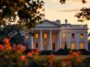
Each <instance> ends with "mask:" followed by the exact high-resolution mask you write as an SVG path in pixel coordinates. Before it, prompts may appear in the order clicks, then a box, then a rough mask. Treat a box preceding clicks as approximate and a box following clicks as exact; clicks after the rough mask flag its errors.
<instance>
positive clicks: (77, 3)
mask: <svg viewBox="0 0 90 67" xmlns="http://www.w3.org/2000/svg"><path fill="white" fill-rule="evenodd" d="M43 1H44V2H45V19H49V20H51V21H52V20H57V19H59V20H60V21H61V22H62V23H64V20H65V19H68V23H71V24H88V27H89V28H90V21H85V22H83V23H80V22H77V18H76V17H74V15H75V14H76V13H77V12H78V11H79V10H80V8H82V7H90V0H87V2H88V3H86V4H82V3H81V0H67V2H66V3H65V4H63V5H61V4H60V3H59V0H43ZM88 22H89V23H88Z"/></svg>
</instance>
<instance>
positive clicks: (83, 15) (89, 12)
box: [60, 0, 90, 22]
mask: <svg viewBox="0 0 90 67" xmlns="http://www.w3.org/2000/svg"><path fill="white" fill-rule="evenodd" d="M66 1H67V0H60V3H61V4H64V3H65V2H66ZM81 2H82V3H83V4H85V3H87V0H81ZM75 17H77V18H78V21H81V22H83V21H84V20H90V8H81V10H80V12H79V13H76V15H75Z"/></svg>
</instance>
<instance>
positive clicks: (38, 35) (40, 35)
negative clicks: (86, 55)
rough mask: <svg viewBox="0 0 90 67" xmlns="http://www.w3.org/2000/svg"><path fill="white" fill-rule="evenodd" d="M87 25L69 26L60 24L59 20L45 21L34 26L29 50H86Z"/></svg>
mask: <svg viewBox="0 0 90 67" xmlns="http://www.w3.org/2000/svg"><path fill="white" fill-rule="evenodd" d="M87 29H88V28H87V25H71V24H68V23H67V21H65V24H61V23H60V21H59V20H57V21H54V22H53V21H49V20H45V21H43V23H41V24H38V25H36V27H35V28H34V30H33V32H34V35H33V36H30V39H29V45H28V47H29V48H30V49H36V48H38V49H39V50H41V51H42V50H58V49H64V48H65V46H67V48H68V49H86V50H88V41H87V37H88V35H87Z"/></svg>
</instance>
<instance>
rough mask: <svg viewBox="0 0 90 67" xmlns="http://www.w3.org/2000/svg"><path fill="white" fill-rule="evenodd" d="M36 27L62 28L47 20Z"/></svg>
mask: <svg viewBox="0 0 90 67" xmlns="http://www.w3.org/2000/svg"><path fill="white" fill-rule="evenodd" d="M36 27H60V25H59V24H57V23H55V22H51V21H48V20H45V21H43V22H42V23H40V24H37V25H36Z"/></svg>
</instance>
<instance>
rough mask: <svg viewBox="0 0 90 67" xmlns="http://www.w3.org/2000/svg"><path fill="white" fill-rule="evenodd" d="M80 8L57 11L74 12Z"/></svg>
mask: <svg viewBox="0 0 90 67" xmlns="http://www.w3.org/2000/svg"><path fill="white" fill-rule="evenodd" d="M79 10H80V9H70V10H59V12H76V11H79Z"/></svg>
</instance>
